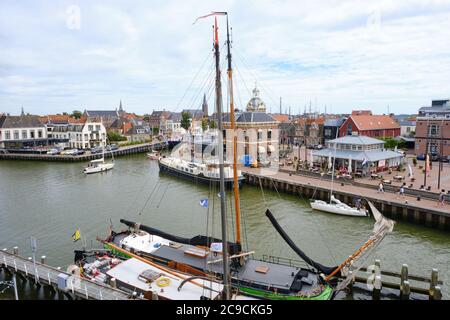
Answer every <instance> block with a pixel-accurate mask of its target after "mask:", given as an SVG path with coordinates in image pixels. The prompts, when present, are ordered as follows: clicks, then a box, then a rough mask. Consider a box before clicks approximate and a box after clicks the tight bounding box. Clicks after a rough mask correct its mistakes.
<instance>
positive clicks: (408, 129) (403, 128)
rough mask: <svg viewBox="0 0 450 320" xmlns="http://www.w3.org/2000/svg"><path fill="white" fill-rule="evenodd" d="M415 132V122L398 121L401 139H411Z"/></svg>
mask: <svg viewBox="0 0 450 320" xmlns="http://www.w3.org/2000/svg"><path fill="white" fill-rule="evenodd" d="M415 132H416V122H415V121H400V135H401V136H402V137H413V136H414V135H415Z"/></svg>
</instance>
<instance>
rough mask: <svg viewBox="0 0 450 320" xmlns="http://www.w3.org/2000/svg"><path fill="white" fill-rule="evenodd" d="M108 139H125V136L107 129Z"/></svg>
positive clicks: (113, 140)
mask: <svg viewBox="0 0 450 320" xmlns="http://www.w3.org/2000/svg"><path fill="white" fill-rule="evenodd" d="M108 140H109V141H111V142H117V141H126V140H127V137H124V136H122V135H120V134H119V133H117V132H114V131H108Z"/></svg>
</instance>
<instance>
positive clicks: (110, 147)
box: [106, 144, 119, 151]
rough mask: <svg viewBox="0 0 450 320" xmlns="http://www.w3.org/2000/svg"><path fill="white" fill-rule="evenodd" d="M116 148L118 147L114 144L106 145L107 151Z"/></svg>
mask: <svg viewBox="0 0 450 320" xmlns="http://www.w3.org/2000/svg"><path fill="white" fill-rule="evenodd" d="M117 149H119V147H118V146H117V145H116V144H110V145H108V146H106V150H107V151H114V150H117Z"/></svg>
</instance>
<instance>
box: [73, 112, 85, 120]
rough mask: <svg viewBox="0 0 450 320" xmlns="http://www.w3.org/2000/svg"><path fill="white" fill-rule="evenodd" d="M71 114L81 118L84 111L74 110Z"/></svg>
mask: <svg viewBox="0 0 450 320" xmlns="http://www.w3.org/2000/svg"><path fill="white" fill-rule="evenodd" d="M71 116H72V117H73V118H75V119H81V117H82V116H83V113H82V112H81V111H78V110H74V111H73V112H72V114H71Z"/></svg>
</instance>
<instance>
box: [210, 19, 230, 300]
mask: <svg viewBox="0 0 450 320" xmlns="http://www.w3.org/2000/svg"><path fill="white" fill-rule="evenodd" d="M214 54H215V57H216V110H217V117H218V127H219V133H218V149H219V150H218V151H219V174H220V213H221V223H222V255H223V285H224V293H225V299H226V300H229V299H230V280H229V275H230V265H229V262H228V240H227V239H228V237H227V215H226V214H227V213H226V207H225V179H224V176H225V174H224V156H223V121H222V120H223V119H222V84H221V81H220V52H219V33H218V27H217V17H215V22H214Z"/></svg>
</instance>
